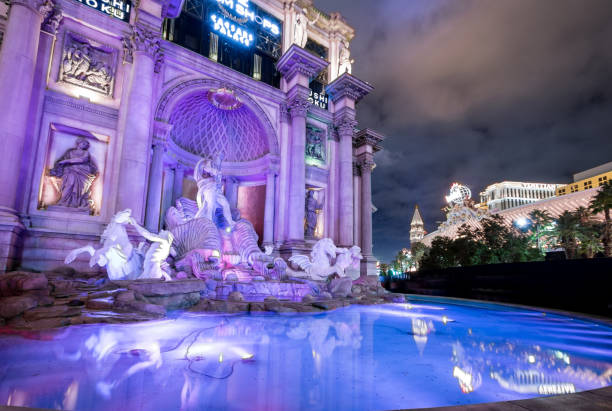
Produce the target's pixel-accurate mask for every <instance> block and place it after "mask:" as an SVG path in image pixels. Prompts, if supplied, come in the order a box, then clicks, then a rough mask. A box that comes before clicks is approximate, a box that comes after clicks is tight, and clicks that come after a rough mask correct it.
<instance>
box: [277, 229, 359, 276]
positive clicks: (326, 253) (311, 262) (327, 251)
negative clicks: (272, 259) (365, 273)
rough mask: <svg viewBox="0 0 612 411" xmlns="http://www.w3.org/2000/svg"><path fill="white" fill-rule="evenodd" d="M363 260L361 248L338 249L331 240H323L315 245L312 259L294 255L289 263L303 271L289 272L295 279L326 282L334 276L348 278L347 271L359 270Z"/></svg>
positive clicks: (311, 255)
mask: <svg viewBox="0 0 612 411" xmlns="http://www.w3.org/2000/svg"><path fill="white" fill-rule="evenodd" d="M362 258H363V257H362V256H361V249H360V248H359V247H357V246H353V247H351V248H338V247H336V246H335V245H334V242H333V241H332V240H331V239H330V238H323V239H321V240H319V241H317V243H316V244H315V245H314V247H313V248H312V252H311V253H310V257H309V256H306V255H294V256H293V257H291V258H289V262H291V263H293V264H295V265H297V266H298V267H299V268H300V269H301V271H294V270H288V272H289V273H290V274H292V275H293V276H295V277H302V278H310V279H311V280H326V279H327V277H329V276H330V275H332V274H338V276H340V277H346V276H347V275H348V273H347V269H349V268H352V269H357V268H358V264H359V260H361V259H362ZM332 262H333V264H332Z"/></svg>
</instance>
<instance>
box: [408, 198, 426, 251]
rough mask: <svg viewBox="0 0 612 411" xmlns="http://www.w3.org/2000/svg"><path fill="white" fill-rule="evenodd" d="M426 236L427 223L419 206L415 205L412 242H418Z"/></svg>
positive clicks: (411, 226) (411, 232)
mask: <svg viewBox="0 0 612 411" xmlns="http://www.w3.org/2000/svg"><path fill="white" fill-rule="evenodd" d="M423 237H425V225H424V224H423V219H422V218H421V213H419V206H418V205H417V206H415V207H414V215H413V216H412V222H411V223H410V244H414V243H418V242H420V241H421V240H423Z"/></svg>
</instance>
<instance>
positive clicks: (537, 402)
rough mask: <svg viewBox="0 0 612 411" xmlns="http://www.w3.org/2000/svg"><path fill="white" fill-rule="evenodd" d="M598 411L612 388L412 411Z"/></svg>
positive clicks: (8, 410)
mask: <svg viewBox="0 0 612 411" xmlns="http://www.w3.org/2000/svg"><path fill="white" fill-rule="evenodd" d="M27 410H32V411H34V410H36V411H38V410H40V408H25V407H7V406H2V405H0V411H27ZM425 410H427V411H525V410H529V411H598V410H612V386H610V387H606V388H600V389H598V390H592V391H583V392H579V393H576V394H567V395H554V396H551V397H540V398H532V399H530V400H518V401H504V402H487V403H484V404H474V405H458V406H455V407H436V408H418V409H411V411H425Z"/></svg>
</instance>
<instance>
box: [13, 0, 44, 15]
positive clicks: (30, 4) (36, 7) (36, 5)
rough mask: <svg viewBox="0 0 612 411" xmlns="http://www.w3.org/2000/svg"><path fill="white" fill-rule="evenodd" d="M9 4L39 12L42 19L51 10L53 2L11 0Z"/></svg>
mask: <svg viewBox="0 0 612 411" xmlns="http://www.w3.org/2000/svg"><path fill="white" fill-rule="evenodd" d="M11 5H12V6H17V5H19V6H23V7H27V8H29V9H30V10H32V11H33V12H35V13H38V14H40V15H41V16H42V17H43V19H44V18H46V17H47V16H48V14H49V13H50V12H51V10H53V2H52V1H51V0H44V1H41V0H12V1H11Z"/></svg>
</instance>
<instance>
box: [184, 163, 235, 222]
mask: <svg viewBox="0 0 612 411" xmlns="http://www.w3.org/2000/svg"><path fill="white" fill-rule="evenodd" d="M222 161H223V157H222V155H221V154H217V155H216V156H215V157H214V158H212V159H211V158H203V159H201V160H200V161H198V163H197V164H196V166H195V169H194V171H193V177H194V178H195V180H196V183H197V185H198V194H197V197H196V200H197V203H198V212H197V214H196V216H195V217H196V218H201V217H204V218H207V219H209V220H210V221H212V222H215V223H216V221H215V218H214V217H215V212H216V211H217V209H218V208H221V210H222V213H223V218H225V221H226V222H227V224H228V225H229V227H234V224H235V222H234V220H233V219H232V212H231V209H230V205H229V202H228V201H227V199H226V198H225V196H224V195H223V191H222V185H221V177H222V174H221V163H222Z"/></svg>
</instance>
